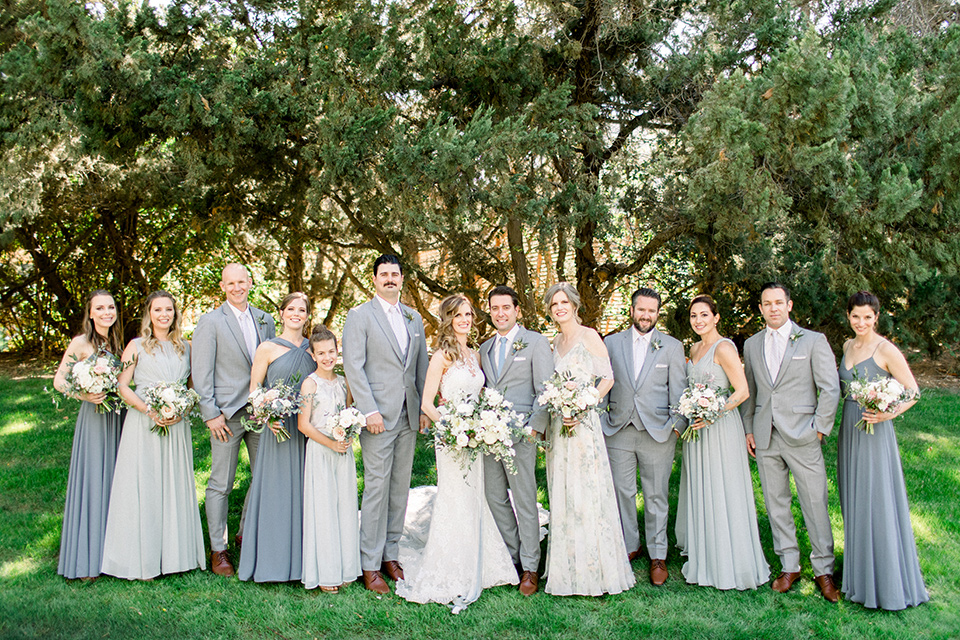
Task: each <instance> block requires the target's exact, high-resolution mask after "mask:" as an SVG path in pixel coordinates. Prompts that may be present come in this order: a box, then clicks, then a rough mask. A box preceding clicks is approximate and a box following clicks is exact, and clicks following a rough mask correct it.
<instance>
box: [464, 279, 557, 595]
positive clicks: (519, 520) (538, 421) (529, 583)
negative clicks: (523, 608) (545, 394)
mask: <svg viewBox="0 0 960 640" xmlns="http://www.w3.org/2000/svg"><path fill="white" fill-rule="evenodd" d="M487 301H488V302H489V304H490V319H491V320H493V326H494V327H496V329H497V334H496V335H495V336H494V337H493V338H491V339H489V340H487V341H486V342H484V343H483V344H482V345H480V365H481V367H483V374H484V376H486V379H487V380H486V385H487V386H488V387H493V388H495V389H497V390H498V391H500V392H501V393H503V396H504V398H505V399H506V400H508V401H509V402H512V403H513V410H514V411H516V412H518V413H520V414H521V415H523V416H525V418H526V421H527V422H526V424H527V425H529V426H530V428H531V429H533V431H534V432H535V435H534V437H539V436H538V435H536V434H540V435H542V434H543V433H544V432H545V431H546V430H547V423H548V422H549V414H548V413H547V411H546V407H542V406H540V405H539V404H538V403H537V396H538V395H540V392H541V391H543V383H544V381H546V380H547V379H548V378H549V377H550V376H551V375H553V353H552V352H551V350H550V342H549V341H548V340H547V339H546V338H544V337H543V336H542V335H540V334H539V333H536V332H535V331H529V330H527V329H525V328H524V327H522V326H520V325H519V324H517V316H518V315H519V312H520V307H519V304H520V300H519V297H518V296H517V292H516V291H514V290H513V289H511V288H510V287H507V286H502V285H501V286H498V287H494V288H493V289H492V290H491V291H490V294H489V295H488V297H487ZM513 448H514V451H515V452H516V453H515V454H514V457H513V459H514V465H515V467H516V470H517V473H516V474H512V473H509V472H508V471H507V468H506V466H505V465H504V463H503V462H501V461H498V460H496V459H495V458H494V457H493V456H486V457H485V458H484V459H483V482H484V490H485V493H486V496H487V503H488V504H489V505H490V512H491V513H492V514H493V519H494V520H495V521H496V523H497V528H499V529H500V535H501V536H503V541H504V542H505V543H506V544H507V549H508V550H509V551H510V556H511V557H512V558H513V563H514V564H515V565H516V566H517V573H518V574H519V575H520V593H522V594H523V595H525V596H529V595H533V594H534V593H536V591H537V586H538V582H539V577H538V574H537V568H538V566H539V564H540V514H539V509H538V505H537V478H536V474H535V471H536V468H537V445H536V442H535V441H534V440H532V439H531V440H525V441H523V442H516V443H514V445H513ZM508 487H509V489H510V491H511V492H512V493H513V505H516V512H514V506H513V505H511V503H510V496H509V494H508V493H507V488H508Z"/></svg>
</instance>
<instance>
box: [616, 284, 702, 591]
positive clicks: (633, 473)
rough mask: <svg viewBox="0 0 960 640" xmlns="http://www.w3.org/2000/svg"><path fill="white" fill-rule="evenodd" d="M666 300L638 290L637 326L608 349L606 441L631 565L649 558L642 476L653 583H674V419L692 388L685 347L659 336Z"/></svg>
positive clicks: (619, 335) (634, 305)
mask: <svg viewBox="0 0 960 640" xmlns="http://www.w3.org/2000/svg"><path fill="white" fill-rule="evenodd" d="M659 317H660V294H659V293H657V292H656V291H654V290H653V289H647V288H641V289H637V290H636V291H635V292H634V293H633V296H632V298H631V303H630V318H631V320H632V321H633V326H632V327H630V328H629V329H627V330H626V331H621V332H620V333H615V334H613V335H610V336H607V337H606V339H605V340H604V342H605V343H606V345H607V353H609V354H610V364H611V365H612V366H613V379H614V383H613V388H612V389H611V390H610V395H609V400H608V403H609V404H608V407H609V411H607V412H606V413H603V414H602V417H601V423H602V425H603V435H604V436H605V440H606V444H607V455H608V456H609V458H610V470H611V472H612V473H613V486H614V489H615V490H616V492H617V505H618V506H619V508H620V524H621V526H622V528H623V537H624V541H625V542H626V547H627V549H629V550H630V554H629V556H628V557H629V559H630V560H631V561H632V560H634V559H635V558H636V557H637V556H639V555H640V553H641V546H640V530H639V527H638V526H637V470H638V468H639V471H640V486H641V487H642V489H643V521H644V532H645V535H646V540H647V551H648V553H649V555H650V582H652V583H653V584H654V585H656V586H660V585H662V584H663V583H664V582H665V581H666V579H667V565H666V558H667V515H668V508H669V505H668V502H667V493H668V489H669V485H670V471H671V470H672V469H673V458H674V454H675V453H676V449H677V427H678V426H682V424H681V422H680V419H677V418H676V417H674V416H671V415H670V405H676V404H677V403H678V402H679V400H680V396H681V394H682V393H683V390H684V388H685V387H686V386H687V375H686V360H685V359H684V356H683V345H681V344H680V341H679V340H677V339H676V338H672V337H670V336H668V335H666V334H664V333H660V332H659V331H658V330H657V329H656V325H657V319H658V318H659Z"/></svg>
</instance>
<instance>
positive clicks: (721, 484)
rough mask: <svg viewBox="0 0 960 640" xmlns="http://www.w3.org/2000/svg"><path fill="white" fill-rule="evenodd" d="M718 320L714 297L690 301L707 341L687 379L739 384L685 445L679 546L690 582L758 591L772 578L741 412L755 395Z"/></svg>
mask: <svg viewBox="0 0 960 640" xmlns="http://www.w3.org/2000/svg"><path fill="white" fill-rule="evenodd" d="M719 321H720V316H719V314H718V313H717V305H716V303H715V302H714V301H713V298H711V297H710V296H703V295H702V296H697V297H696V298H694V299H693V302H691V303H690V326H691V327H693V330H694V332H695V333H696V334H697V335H698V336H700V341H699V342H697V343H695V344H694V345H693V346H692V347H691V348H690V360H689V361H688V362H687V379H688V381H689V382H690V383H695V382H702V383H706V384H708V385H710V386H712V387H719V388H721V389H723V388H728V387H730V386H731V385H732V386H733V393H731V394H730V396H729V397H728V398H727V401H726V404H725V405H724V413H723V414H722V415H721V416H720V417H719V418H717V420H716V421H715V422H713V423H711V424H706V423H704V422H703V421H702V420H697V421H696V422H694V423H693V424H692V425H691V426H692V427H693V428H694V429H697V430H699V433H700V435H699V438H698V439H697V440H692V441H690V442H685V443H683V467H682V468H681V471H680V497H679V500H678V502H677V545H678V546H679V547H680V549H681V551H682V554H683V555H684V556H685V557H686V558H687V561H686V562H685V563H684V565H683V569H682V570H681V573H683V577H684V578H685V579H686V581H687V582H688V583H690V584H699V585H704V586H711V587H716V588H717V589H739V590H743V589H756V588H757V586H758V585H761V584H763V583H764V582H766V581H767V580H768V579H769V578H770V567H769V566H768V565H767V561H766V559H765V558H764V557H763V549H762V548H761V547H760V533H759V528H758V526H757V509H756V505H755V503H754V497H753V482H752V480H751V477H750V466H749V463H748V462H747V449H746V447H744V445H743V443H744V433H743V423H742V422H741V421H740V413H739V412H738V411H736V410H735V408H736V406H737V405H739V404H740V403H741V402H743V401H744V400H746V399H747V397H748V395H749V393H750V392H749V390H748V388H747V379H746V376H745V375H744V373H743V365H742V364H741V363H740V355H739V354H738V353H737V348H736V347H735V346H734V344H733V342H731V341H730V340H728V339H726V338H721V337H720V333H719V332H718V331H717V323H718V322H719ZM678 435H679V434H678Z"/></svg>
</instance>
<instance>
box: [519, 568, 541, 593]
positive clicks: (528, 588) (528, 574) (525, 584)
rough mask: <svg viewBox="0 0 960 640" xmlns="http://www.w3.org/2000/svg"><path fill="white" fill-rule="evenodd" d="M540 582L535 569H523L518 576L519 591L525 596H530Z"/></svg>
mask: <svg viewBox="0 0 960 640" xmlns="http://www.w3.org/2000/svg"><path fill="white" fill-rule="evenodd" d="M539 584H540V577H539V576H538V575H537V572H536V571H524V572H523V574H522V575H521V576H520V593H522V594H523V595H525V596H532V595H533V594H535V593H536V592H537V587H538V586H539Z"/></svg>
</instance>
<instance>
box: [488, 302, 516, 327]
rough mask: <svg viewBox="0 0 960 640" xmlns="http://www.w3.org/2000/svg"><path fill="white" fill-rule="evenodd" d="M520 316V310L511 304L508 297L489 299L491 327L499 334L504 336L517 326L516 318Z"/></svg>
mask: <svg viewBox="0 0 960 640" xmlns="http://www.w3.org/2000/svg"><path fill="white" fill-rule="evenodd" d="M519 315H520V308H519V307H518V306H517V305H515V304H513V298H512V297H510V296H491V297H490V319H491V320H493V326H494V327H496V328H497V331H499V332H500V333H501V334H503V335H506V334H508V333H510V330H511V329H513V325H515V324H517V316H519Z"/></svg>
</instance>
